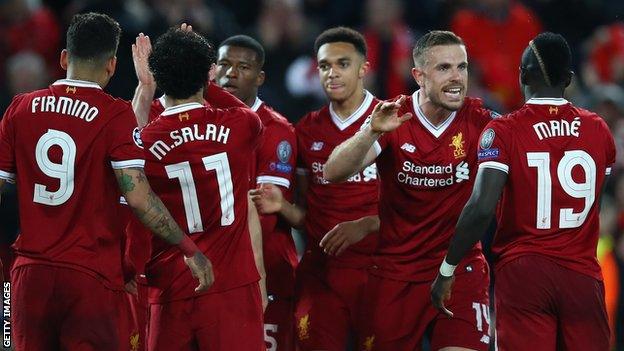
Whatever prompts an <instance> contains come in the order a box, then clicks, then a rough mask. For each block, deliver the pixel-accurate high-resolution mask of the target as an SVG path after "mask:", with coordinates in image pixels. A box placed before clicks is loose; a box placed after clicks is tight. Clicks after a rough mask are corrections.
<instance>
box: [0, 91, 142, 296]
mask: <svg viewBox="0 0 624 351" xmlns="http://www.w3.org/2000/svg"><path fill="white" fill-rule="evenodd" d="M137 135H138V130H137V129H136V121H135V119H134V113H133V112H132V108H131V106H130V104H129V103H128V102H126V101H123V100H119V99H115V98H113V97H112V96H110V95H108V94H106V93H105V92H103V91H102V89H101V88H100V87H99V86H98V85H97V84H96V83H92V82H85V81H77V80H69V79H63V80H59V81H57V82H55V83H54V84H52V85H51V86H50V87H49V88H47V89H43V90H38V91H35V92H32V93H28V94H23V95H18V96H16V97H15V98H14V99H13V102H12V103H11V106H9V108H8V109H7V111H6V113H5V116H4V118H3V120H2V127H1V129H0V177H2V178H3V179H7V180H9V181H13V180H15V181H16V182H17V187H18V196H19V209H20V217H21V234H20V236H19V238H18V239H17V242H16V243H15V250H16V253H17V255H18V257H17V259H16V261H15V266H14V267H19V266H21V265H26V264H31V263H36V264H47V265H55V266H66V267H70V268H74V269H78V270H80V271H83V272H86V273H89V274H91V275H93V276H96V277H98V278H101V279H103V282H104V283H105V284H106V285H107V286H109V287H114V288H118V287H122V286H123V281H122V276H121V254H122V252H123V248H122V246H121V245H122V235H123V229H122V227H121V225H122V224H121V223H119V221H118V220H117V211H118V202H119V196H120V195H121V194H120V191H119V188H118V185H117V180H116V178H115V174H114V172H113V169H121V168H135V167H138V168H142V167H143V164H144V161H143V150H141V148H140V147H139V146H138V144H137V143H138V141H137V140H138V139H136V137H137Z"/></svg>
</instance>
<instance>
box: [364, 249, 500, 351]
mask: <svg viewBox="0 0 624 351" xmlns="http://www.w3.org/2000/svg"><path fill="white" fill-rule="evenodd" d="M455 274H456V275H455V283H454V285H453V292H452V295H451V299H450V300H449V301H447V303H446V306H447V308H448V309H449V310H451V311H452V312H453V313H454V316H453V318H448V317H447V316H446V315H444V314H442V313H440V312H438V310H436V309H435V308H434V307H433V305H432V304H431V297H430V289H431V283H432V282H419V283H413V282H404V281H398V280H392V279H386V278H382V277H379V276H376V275H371V277H370V278H369V284H368V286H367V291H366V296H365V300H366V303H365V306H367V307H368V308H369V310H367V311H366V312H365V315H366V317H365V318H363V320H364V321H367V322H366V324H365V325H364V334H363V337H361V338H360V339H359V340H358V344H359V348H361V349H363V350H367V351H372V350H376V351H378V350H384V351H385V350H389V351H390V350H392V351H396V350H421V344H422V339H423V337H424V335H425V333H427V334H428V335H429V337H430V338H429V339H430V341H431V349H432V350H439V349H441V348H444V347H450V346H457V347H464V348H469V349H473V350H480V351H487V350H488V347H489V343H490V337H489V324H490V318H489V296H488V289H489V283H490V277H489V271H488V266H487V264H486V263H485V261H484V260H475V261H471V262H468V264H467V265H460V266H459V267H458V268H457V270H456V271H455Z"/></svg>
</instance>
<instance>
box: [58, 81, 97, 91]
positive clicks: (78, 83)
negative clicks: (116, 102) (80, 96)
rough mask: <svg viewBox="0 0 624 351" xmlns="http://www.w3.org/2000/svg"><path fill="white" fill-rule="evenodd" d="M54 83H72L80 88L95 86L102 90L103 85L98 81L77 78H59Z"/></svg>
mask: <svg viewBox="0 0 624 351" xmlns="http://www.w3.org/2000/svg"><path fill="white" fill-rule="evenodd" d="M52 85H71V86H73V87H79V88H95V89H100V90H102V87H100V85H99V84H98V83H95V82H89V81H86V80H77V79H59V80H57V81H56V82H54V83H52Z"/></svg>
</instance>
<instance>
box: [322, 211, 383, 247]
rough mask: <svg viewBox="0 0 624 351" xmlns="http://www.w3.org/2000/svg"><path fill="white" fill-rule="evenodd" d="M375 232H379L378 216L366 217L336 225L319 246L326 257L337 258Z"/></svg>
mask: <svg viewBox="0 0 624 351" xmlns="http://www.w3.org/2000/svg"><path fill="white" fill-rule="evenodd" d="M377 231H379V216H367V217H362V218H359V219H356V220H354V221H347V222H342V223H338V224H336V226H335V227H334V228H333V229H332V230H330V231H329V232H327V234H325V236H324V237H323V239H321V242H320V243H319V246H320V247H322V248H323V251H325V253H327V254H328V255H335V256H338V255H340V254H341V253H343V252H344V251H345V250H346V249H347V248H348V247H349V246H351V245H353V244H356V243H358V242H360V241H361V240H362V239H364V238H365V237H366V236H368V235H369V234H370V233H374V232H377Z"/></svg>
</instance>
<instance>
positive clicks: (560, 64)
mask: <svg viewBox="0 0 624 351" xmlns="http://www.w3.org/2000/svg"><path fill="white" fill-rule="evenodd" d="M532 42H533V45H534V47H535V49H537V53H536V52H534V51H533V49H531V51H532V53H533V55H534V56H535V58H536V61H538V63H539V61H540V60H542V62H543V64H544V70H545V72H542V74H546V75H547V77H545V81H546V82H547V83H548V82H550V84H551V85H553V86H558V85H561V84H564V83H566V80H567V79H568V77H569V74H570V71H571V70H572V51H571V50H570V46H569V45H568V42H567V41H566V40H565V38H564V37H563V36H561V35H560V34H555V33H551V32H544V33H540V34H538V35H537V36H536V37H535V38H533V41H532ZM537 55H539V57H538V56H537Z"/></svg>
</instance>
